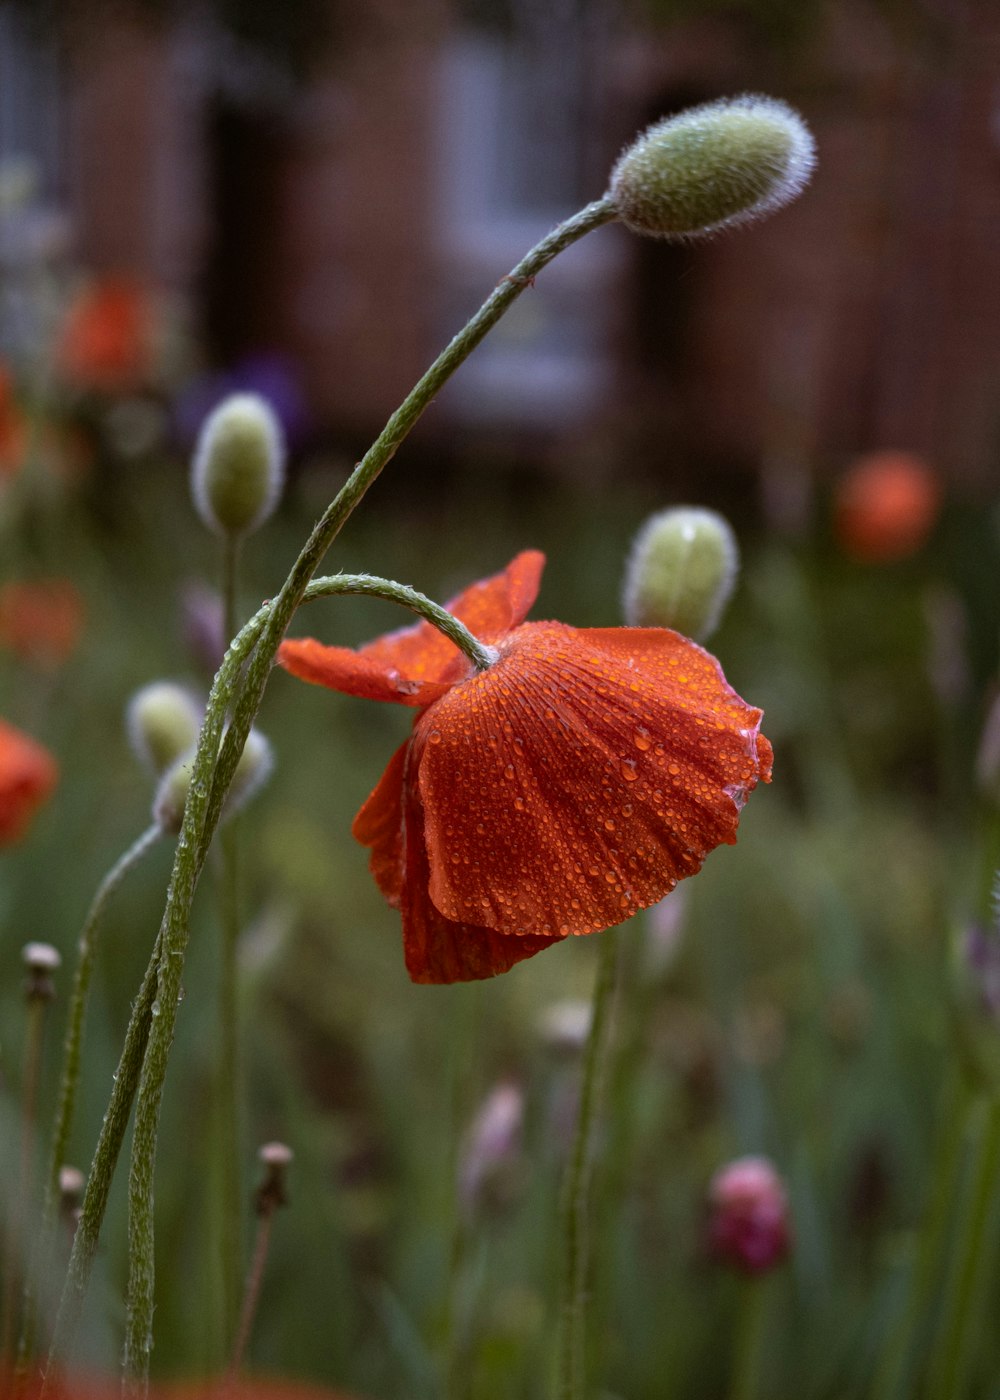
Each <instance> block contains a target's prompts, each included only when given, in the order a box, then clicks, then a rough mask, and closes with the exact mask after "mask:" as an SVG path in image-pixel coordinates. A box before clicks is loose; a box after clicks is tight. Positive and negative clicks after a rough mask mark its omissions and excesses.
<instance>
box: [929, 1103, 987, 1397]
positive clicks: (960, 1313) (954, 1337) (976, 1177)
mask: <svg viewBox="0 0 1000 1400" xmlns="http://www.w3.org/2000/svg"><path fill="white" fill-rule="evenodd" d="M979 1108H980V1116H981V1119H982V1121H981V1122H980V1123H979V1125H978V1127H979V1132H978V1134H977V1138H976V1144H975V1148H974V1154H973V1163H972V1171H971V1175H970V1179H969V1183H968V1189H967V1192H966V1195H965V1198H964V1200H963V1203H962V1211H961V1215H960V1217H959V1220H958V1224H957V1241H958V1243H957V1251H956V1256H955V1258H954V1260H953V1263H952V1269H951V1273H950V1276H949V1279H948V1283H947V1288H946V1291H945V1296H944V1306H943V1312H942V1317H941V1323H940V1328H939V1332H938V1343H937V1347H936V1349H935V1352H934V1354H933V1355H932V1357H931V1361H930V1368H929V1374H930V1386H929V1389H928V1394H929V1395H930V1396H931V1397H933V1400H953V1397H955V1396H960V1395H965V1394H966V1383H967V1380H968V1368H969V1351H970V1345H969V1344H970V1341H971V1337H972V1333H973V1331H974V1328H975V1326H976V1324H977V1322H978V1320H979V1317H980V1315H981V1314H980V1304H981V1303H982V1301H983V1300H982V1291H983V1283H984V1281H985V1279H986V1277H987V1274H988V1272H989V1266H990V1264H991V1263H992V1256H993V1253H995V1249H996V1230H995V1228H991V1216H992V1214H993V1212H994V1210H995V1208H996V1207H995V1201H996V1193H997V1183H998V1180H1000V1099H992V1100H990V1101H989V1102H987V1103H986V1104H982V1105H980V1106H979ZM992 1223H993V1225H994V1227H995V1221H993V1222H992Z"/></svg>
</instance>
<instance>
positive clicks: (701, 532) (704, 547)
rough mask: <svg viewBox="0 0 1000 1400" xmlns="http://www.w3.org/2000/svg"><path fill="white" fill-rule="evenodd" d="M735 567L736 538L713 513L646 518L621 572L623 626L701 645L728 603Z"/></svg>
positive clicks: (682, 511)
mask: <svg viewBox="0 0 1000 1400" xmlns="http://www.w3.org/2000/svg"><path fill="white" fill-rule="evenodd" d="M739 562H740V556H739V549H738V548H737V544H736V537H735V535H734V534H733V532H732V529H731V528H730V526H729V523H728V521H726V520H724V519H723V517H722V516H721V515H717V514H716V512H715V511H714V510H704V509H702V508H700V507H698V506H679V507H677V508H676V509H674V510H664V511H661V512H660V513H659V514H657V515H653V516H650V518H649V519H648V520H647V521H646V523H645V525H643V527H642V529H641V530H640V531H639V533H638V535H636V537H635V543H634V544H633V545H632V553H631V554H630V556H629V561H628V564H627V565H626V568H625V587H624V597H623V601H622V609H623V612H624V615H625V621H626V622H627V623H628V625H629V627H672V628H673V629H674V631H675V632H683V633H684V635H685V636H686V637H693V638H694V640H695V641H704V640H705V639H706V638H707V637H709V636H710V635H711V633H712V632H713V631H714V630H715V628H716V626H717V625H718V621H719V618H720V617H721V615H722V610H723V608H724V607H725V605H726V603H727V602H728V601H729V598H730V595H731V594H732V591H733V586H734V584H735V583H736V575H737V572H738V571H739Z"/></svg>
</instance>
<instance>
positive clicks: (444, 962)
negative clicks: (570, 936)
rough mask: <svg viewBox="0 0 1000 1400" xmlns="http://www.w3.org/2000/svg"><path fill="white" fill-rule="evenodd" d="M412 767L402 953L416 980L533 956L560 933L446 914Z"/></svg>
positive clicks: (453, 978)
mask: <svg viewBox="0 0 1000 1400" xmlns="http://www.w3.org/2000/svg"><path fill="white" fill-rule="evenodd" d="M414 751H415V753H414ZM418 762H419V746H418V744H417V743H414V744H413V745H412V747H411V758H410V765H411V769H413V768H415V766H416V764H417V763H418ZM415 776H416V775H415V772H411V774H410V781H409V782H408V783H405V782H404V793H405V795H404V802H405V810H406V823H405V847H406V879H405V882H404V885H403V895H402V912H403V955H404V957H405V959H406V970H407V972H409V974H410V977H411V978H412V980H413V981H414V982H424V983H427V982H432V983H444V982H475V981H479V980H481V979H482V978H485V977H496V976H497V975H498V974H499V973H501V972H509V971H510V969H511V968H512V967H513V966H514V964H515V963H518V962H521V961H522V960H523V959H524V958H530V957H534V955H535V954H536V953H540V952H542V951H543V949H545V948H548V947H550V946H551V944H553V943H560V942H561V941H562V939H561V938H559V937H555V938H543V937H532V936H530V935H529V936H527V937H524V938H510V937H508V936H507V935H506V934H503V933H497V932H495V931H494V930H493V929H489V928H483V927H482V926H481V925H478V924H470V923H464V922H462V921H461V920H454V919H448V918H446V917H445V916H444V915H443V914H442V913H441V912H440V910H439V909H436V908H435V907H434V904H433V903H432V902H431V898H430V895H429V893H428V888H427V886H428V879H429V876H430V870H429V867H428V863H427V848H426V846H425V844H424V814H423V810H422V808H421V805H420V797H419V788H418V784H417V783H416V781H415Z"/></svg>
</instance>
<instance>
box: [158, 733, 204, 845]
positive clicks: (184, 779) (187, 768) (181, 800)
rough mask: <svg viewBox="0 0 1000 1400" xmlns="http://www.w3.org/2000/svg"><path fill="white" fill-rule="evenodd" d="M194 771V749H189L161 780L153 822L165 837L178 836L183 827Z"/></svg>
mask: <svg viewBox="0 0 1000 1400" xmlns="http://www.w3.org/2000/svg"><path fill="white" fill-rule="evenodd" d="M193 769H194V749H189V750H188V752H187V753H186V754H185V755H184V757H183V758H179V759H178V760H177V762H176V763H174V764H173V765H172V766H171V767H170V768H168V769H167V771H166V772H165V773H164V775H163V777H162V778H161V779H160V785H159V787H158V788H157V789H156V796H155V797H154V798H153V820H154V822H156V824H157V825H158V826H159V828H160V830H161V831H162V832H163V833H164V835H165V836H177V835H178V834H179V832H180V829H181V826H182V825H183V822H184V807H185V804H186V803H187V795H188V791H189V789H190V787H191V773H192V770H193Z"/></svg>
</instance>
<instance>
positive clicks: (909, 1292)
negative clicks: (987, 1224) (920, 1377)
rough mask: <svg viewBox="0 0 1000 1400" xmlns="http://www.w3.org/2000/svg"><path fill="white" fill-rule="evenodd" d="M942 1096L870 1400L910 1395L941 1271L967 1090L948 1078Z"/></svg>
mask: <svg viewBox="0 0 1000 1400" xmlns="http://www.w3.org/2000/svg"><path fill="white" fill-rule="evenodd" d="M946 1098H947V1100H948V1101H949V1103H950V1104H951V1103H953V1105H954V1106H953V1107H952V1108H951V1110H950V1112H949V1113H948V1115H947V1121H946V1122H945V1123H944V1124H943V1126H942V1129H941V1131H940V1132H939V1135H938V1143H937V1149H936V1151H935V1153H934V1160H933V1163H932V1167H931V1182H930V1196H929V1199H928V1203H927V1212H926V1217H925V1219H924V1221H923V1224H922V1226H921V1228H920V1230H919V1232H918V1236H917V1241H916V1245H917V1249H916V1258H915V1260H914V1261H913V1264H912V1266H911V1269H910V1274H909V1278H908V1279H907V1281H906V1291H905V1298H904V1303H903V1308H902V1312H901V1316H900V1319H899V1321H898V1322H897V1324H896V1326H895V1327H894V1328H893V1330H892V1332H891V1333H890V1335H889V1338H888V1341H887V1343H886V1347H885V1350H884V1352H883V1354H882V1356H881V1358H880V1360H879V1364H878V1367H877V1368H876V1371H875V1379H874V1382H873V1385H872V1392H871V1400H904V1397H907V1396H909V1395H911V1394H912V1386H911V1379H912V1372H913V1366H914V1361H915V1352H916V1347H917V1340H918V1337H919V1335H920V1329H921V1328H922V1327H923V1326H924V1325H925V1322H926V1318H927V1312H928V1309H929V1307H930V1304H931V1298H932V1297H933V1294H934V1289H935V1285H936V1283H937V1281H938V1279H939V1277H940V1274H941V1272H942V1271H943V1260H944V1258H945V1250H946V1248H947V1244H948V1240H949V1226H950V1224H951V1218H952V1207H953V1205H954V1202H955V1197H956V1195H957V1194H958V1183H959V1180H960V1177H961V1169H962V1160H963V1157H964V1155H965V1147H966V1128H967V1126H968V1118H969V1100H968V1093H967V1092H966V1090H965V1089H964V1086H962V1085H961V1084H959V1085H957V1086H956V1085H955V1083H954V1082H952V1081H948V1083H947V1088H946Z"/></svg>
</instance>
